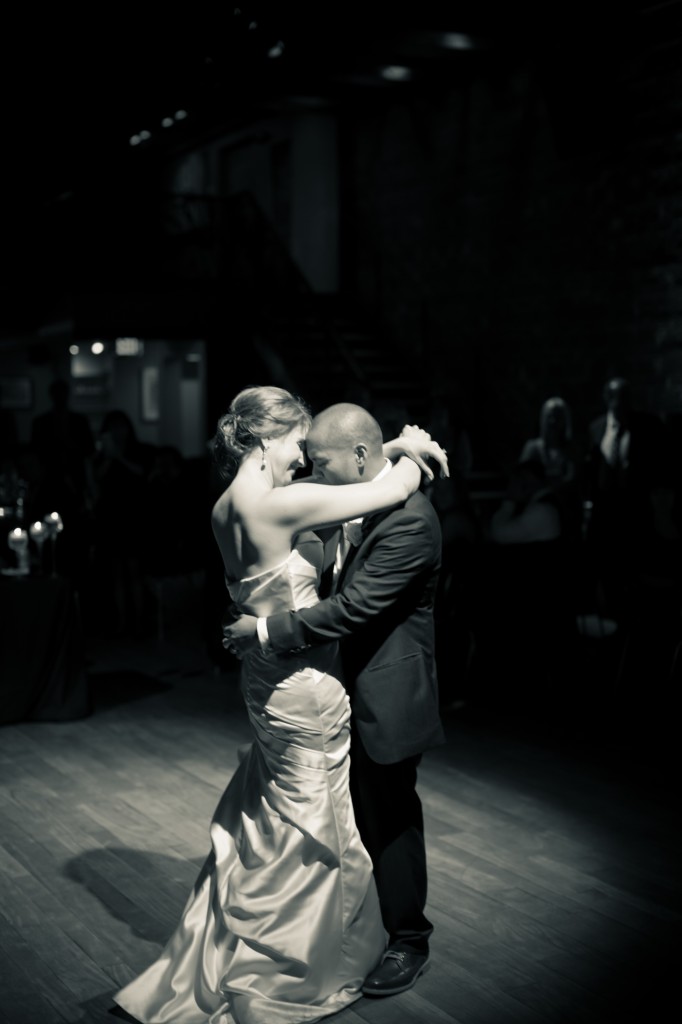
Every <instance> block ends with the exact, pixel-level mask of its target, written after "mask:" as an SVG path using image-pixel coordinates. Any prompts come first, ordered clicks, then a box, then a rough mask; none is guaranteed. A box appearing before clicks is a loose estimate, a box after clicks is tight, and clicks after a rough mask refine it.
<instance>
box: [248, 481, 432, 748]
mask: <svg viewBox="0 0 682 1024" xmlns="http://www.w3.org/2000/svg"><path fill="white" fill-rule="evenodd" d="M320 536H321V537H322V539H323V541H324V543H325V563H324V564H325V571H324V573H323V579H322V588H321V597H322V598H323V600H321V601H320V603H319V604H317V605H314V606H313V607H312V608H304V609H301V610H299V611H296V612H283V613H281V614H278V615H272V616H270V617H269V618H268V622H267V625H268V633H269V636H270V641H271V643H272V646H273V649H274V650H276V651H279V652H283V651H291V650H301V649H304V648H305V647H307V646H310V645H314V644H321V643H328V642H329V641H330V640H337V639H338V640H342V643H341V652H342V658H343V668H344V675H345V682H346V686H347V688H348V691H349V694H350V699H351V707H352V710H353V719H354V722H353V727H354V728H355V729H357V730H358V732H359V734H360V737H361V739H362V742H363V744H364V746H365V749H366V750H367V753H368V754H369V756H370V757H371V758H372V760H374V761H377V762H378V763H379V764H393V763H395V762H397V761H401V760H403V759H404V758H407V757H412V756H414V755H416V754H421V753H422V752H423V751H425V750H427V749H429V748H430V747H433V746H436V745H438V744H439V743H442V742H443V740H444V736H443V730H442V725H441V721H440V717H439V713H438V681H437V676H436V662H435V654H434V624H433V603H434V598H435V593H436V584H437V580H438V572H439V570H440V559H441V530H440V523H439V521H438V516H437V515H436V512H435V511H434V509H433V506H432V505H431V503H430V502H429V501H428V499H427V498H425V497H424V495H423V494H421V493H420V492H417V493H416V494H413V495H412V497H410V498H408V500H407V502H406V503H405V504H404V505H403V506H401V507H399V508H396V509H391V510H389V511H387V512H380V513H378V514H376V515H373V516H368V517H366V518H365V520H364V522H363V540H362V542H361V544H360V545H359V547H358V548H357V549H355V550H354V551H351V553H350V554H349V556H348V558H347V559H346V562H345V564H344V566H343V569H342V571H341V575H340V577H339V581H338V584H337V587H336V592H335V594H334V595H332V596H328V597H326V596H325V594H328V593H329V591H330V586H331V573H332V568H333V562H334V554H335V551H336V547H337V545H338V541H339V536H340V530H338V529H336V530H333V531H325V533H322V532H321V533H320ZM344 638H345V639H344Z"/></svg>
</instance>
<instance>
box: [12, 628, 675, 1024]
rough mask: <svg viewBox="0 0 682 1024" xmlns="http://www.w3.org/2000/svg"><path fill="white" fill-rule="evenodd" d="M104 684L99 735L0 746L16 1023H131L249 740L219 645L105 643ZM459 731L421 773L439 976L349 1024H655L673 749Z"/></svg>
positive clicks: (513, 726) (665, 916)
mask: <svg viewBox="0 0 682 1024" xmlns="http://www.w3.org/2000/svg"><path fill="white" fill-rule="evenodd" d="M89 673H90V680H91V685H92V691H93V699H94V711H93V714H92V715H90V716H89V717H87V718H84V719H81V720H78V721H69V722H59V723H56V722H55V723H39V722H35V723H31V722H26V723H20V724H11V725H5V726H2V727H1V728H0V871H1V881H0V953H1V957H0V960H1V963H2V968H1V977H0V1024H61V1022H64V1021H67V1022H73V1024H95V1022H104V1024H113V1022H114V1021H115V1020H116V1018H115V1017H112V1016H111V1015H110V1013H109V1010H110V1009H111V1008H112V1005H113V1004H112V1000H111V994H112V992H113V991H114V990H115V989H116V988H118V987H119V986H120V985H122V984H123V983H125V982H127V981H128V980H129V979H131V978H132V977H133V976H135V975H136V974H137V973H139V972H140V970H141V969H142V968H143V967H145V966H146V965H147V964H148V963H149V962H150V961H151V960H152V959H153V958H154V957H155V956H156V954H157V952H158V951H159V949H160V947H161V946H162V944H163V943H164V942H165V939H166V938H167V936H168V935H169V933H170V932H171V930H172V929H173V927H174V926H175V924H176V921H177V919H178V916H179V914H180V912H181V909H182V907H183V906H184V903H185V900H186V898H187V894H188V892H189V890H190V888H191V886H192V884H193V882H194V879H195V875H196V873H197V870H198V867H199V866H200V864H201V863H202V861H203V859H204V856H205V854H206V852H207V849H208V831H207V829H208V823H209V821H210V817H211V814H212V812H213V810H214V807H215V805H216V803H217V800H218V797H219V795H220V793H221V792H222V790H223V789H224V787H225V785H226V782H227V780H228V779H229V777H230V775H231V773H232V772H233V771H234V769H235V767H236V765H237V762H238V748H239V747H240V745H242V744H244V743H246V742H248V738H249V737H248V728H247V723H246V718H245V714H244V712H243V710H242V707H241V702H240V698H239V694H238V690H237V680H236V673H233V672H225V671H223V672H217V671H216V670H214V669H213V667H212V666H211V664H210V663H209V661H208V659H207V657H206V655H205V654H204V653H203V651H202V645H201V642H200V641H196V643H191V642H185V641H183V640H182V639H178V638H177V637H175V636H174V637H173V638H172V640H168V642H167V643H165V644H164V645H163V646H159V644H158V643H157V641H156V640H155V638H154V637H152V638H151V639H150V640H149V641H146V642H145V643H139V644H137V645H131V644H128V645H125V644H123V645H121V644H115V643H113V642H109V643H108V644H103V643H100V644H99V645H94V647H93V650H92V651H91V662H90V666H89ZM586 714H589V709H586ZM446 728H447V734H448V743H447V745H446V746H444V747H442V748H440V749H439V750H437V751H433V752H432V753H430V754H429V755H428V756H427V757H425V759H424V762H423V765H422V768H421V771H420V791H421V795H422V798H423V803H424V808H425V813H426V832H427V837H428V857H429V878H430V894H429V895H430V898H429V906H428V914H429V916H430V918H431V920H432V921H433V923H434V925H435V931H434V935H433V940H432V943H433V946H432V959H431V965H430V969H429V970H428V972H427V973H426V974H425V975H424V976H423V977H422V978H421V979H420V980H419V982H418V983H417V985H416V986H415V988H413V989H412V990H411V991H409V992H406V993H403V994H401V995H399V996H393V997H390V998H386V999H382V1000H370V999H362V1000H360V1001H359V1002H357V1003H356V1004H355V1005H354V1006H353V1007H352V1008H350V1009H348V1010H346V1011H344V1012H342V1013H340V1014H339V1015H337V1016H336V1017H333V1018H329V1019H330V1020H332V1021H334V1022H335V1024H336V1022H338V1024H455V1022H457V1024H545V1022H571V1024H572V1022H586V1024H589V1022H605V1024H606V1022H613V1021H618V1020H620V1018H621V1016H625V1015H626V1014H627V1015H632V1014H633V1013H637V1014H639V1015H640V1016H641V1019H642V1020H647V1019H649V1020H653V1019H654V1014H655V1013H656V1010H657V1009H658V1008H660V1007H661V1006H662V1005H664V1004H665V1001H666V996H669V995H670V992H671V991H673V992H674V990H673V987H672V986H673V979H674V977H675V975H676V971H677V955H676V954H677V947H678V943H679V938H680V921H681V913H680V911H681V907H680V898H679V897H680V893H679V864H680V833H679V806H678V804H679V794H678V791H677V790H676V789H675V788H674V787H673V784H672V782H671V780H670V779H669V778H668V772H669V771H670V770H671V768H672V765H673V758H672V755H671V754H667V753H666V750H665V743H666V739H665V737H666V736H668V737H669V736H670V735H671V733H672V729H666V728H665V723H661V728H662V739H661V742H660V743H658V742H656V741H655V738H652V736H651V735H650V734H649V735H648V736H647V742H644V743H640V737H639V736H638V732H637V729H638V726H637V718H636V714H635V715H633V719H632V722H631V728H630V732H629V733H627V732H626V733H625V734H623V733H621V732H620V731H619V730H617V729H616V727H615V725H614V728H613V730H609V729H608V727H606V726H605V727H604V736H603V739H598V737H597V735H596V734H595V733H594V732H593V733H591V734H590V735H589V737H588V738H587V739H585V738H583V739H580V738H579V737H573V738H571V736H570V735H568V733H570V730H568V731H564V732H563V733H562V734H559V733H557V732H556V731H552V729H551V728H549V727H545V726H540V725H538V724H537V723H536V724H529V723H528V722H526V723H525V724H524V722H523V721H522V720H517V721H515V720H514V718H513V716H508V717H505V718H498V720H497V721H491V720H489V718H488V716H487V715H486V714H484V713H482V712H481V711H480V709H479V710H478V711H477V712H474V711H472V710H471V709H467V708H466V707H465V708H464V709H463V710H460V711H458V712H456V713H454V712H453V713H450V714H448V715H447V718H446ZM673 956H675V959H674V961H673ZM675 1002H676V1000H675ZM673 1005H674V1004H673Z"/></svg>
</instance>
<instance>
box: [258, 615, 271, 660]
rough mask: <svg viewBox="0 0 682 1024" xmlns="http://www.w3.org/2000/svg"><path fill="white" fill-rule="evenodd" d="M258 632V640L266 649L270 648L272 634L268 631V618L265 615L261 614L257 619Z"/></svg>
mask: <svg viewBox="0 0 682 1024" xmlns="http://www.w3.org/2000/svg"><path fill="white" fill-rule="evenodd" d="M256 632H257V634H258V641H259V643H260V645H261V647H262V648H263V650H264V651H269V650H270V635H269V633H268V620H267V619H266V618H265V616H260V615H259V617H258V618H257V619H256Z"/></svg>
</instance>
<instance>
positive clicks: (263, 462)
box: [260, 441, 268, 472]
mask: <svg viewBox="0 0 682 1024" xmlns="http://www.w3.org/2000/svg"><path fill="white" fill-rule="evenodd" d="M261 449H262V455H261V460H260V468H261V472H262V471H263V470H264V469H265V467H266V466H267V464H268V460H267V459H266V458H265V453H266V451H267V450H268V445H267V444H265V442H264V441H261Z"/></svg>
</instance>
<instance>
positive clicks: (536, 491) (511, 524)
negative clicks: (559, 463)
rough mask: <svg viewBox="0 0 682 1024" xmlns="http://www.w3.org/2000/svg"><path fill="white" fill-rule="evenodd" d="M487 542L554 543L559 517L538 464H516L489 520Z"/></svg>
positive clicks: (559, 526)
mask: <svg viewBox="0 0 682 1024" xmlns="http://www.w3.org/2000/svg"><path fill="white" fill-rule="evenodd" d="M489 530H490V539H491V540H492V541H494V542H495V543H496V544H527V543H531V542H533V541H549V540H558V539H559V537H560V536H561V517H560V515H559V509H558V507H557V500H556V498H555V496H554V493H553V491H552V488H551V487H550V485H549V483H548V481H547V478H546V476H545V470H544V466H543V464H542V462H540V461H539V460H538V459H526V460H524V461H521V462H518V463H517V464H516V466H515V467H514V469H513V470H512V473H511V476H510V478H509V484H508V487H507V492H506V495H505V497H504V499H503V501H502V504H501V505H500V507H499V508H498V509H497V511H496V512H494V513H493V515H492V518H491V520H490V527H489Z"/></svg>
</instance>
